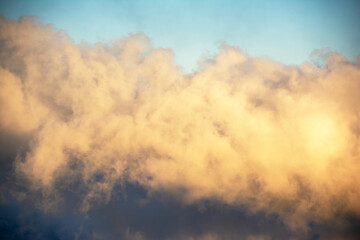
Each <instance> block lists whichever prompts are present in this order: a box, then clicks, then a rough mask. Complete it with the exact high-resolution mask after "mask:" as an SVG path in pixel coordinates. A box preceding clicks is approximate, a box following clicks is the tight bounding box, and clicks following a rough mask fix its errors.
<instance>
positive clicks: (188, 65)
mask: <svg viewBox="0 0 360 240" xmlns="http://www.w3.org/2000/svg"><path fill="white" fill-rule="evenodd" d="M0 14H3V15H4V16H6V17H8V18H13V19H17V18H19V17H20V16H22V15H32V16H37V17H38V18H39V19H40V20H41V21H42V22H44V23H51V24H53V25H54V26H55V27H56V28H58V29H63V30H65V31H66V32H67V33H68V34H69V35H70V36H71V37H72V38H73V39H74V40H75V41H76V42H81V41H86V42H90V43H95V42H97V41H111V40H114V39H117V38H120V37H124V36H127V35H128V34H129V33H137V32H143V33H145V35H147V36H148V37H150V38H151V41H152V44H153V45H154V46H155V47H164V48H170V49H172V50H173V51H174V53H175V59H176V62H177V64H179V65H180V66H182V67H183V69H184V70H185V72H191V71H193V70H196V69H197V61H198V60H199V59H200V57H201V56H203V55H204V54H208V55H212V54H214V53H215V52H217V48H218V46H219V45H220V43H222V42H223V41H225V42H227V43H228V44H230V45H234V46H238V47H240V49H242V50H243V51H244V52H246V53H247V54H249V55H251V56H264V57H268V58H271V59H273V60H276V61H280V62H282V63H285V64H300V63H302V62H304V61H308V60H309V56H310V54H311V52H312V51H313V50H315V49H323V48H326V49H329V50H331V51H338V52H340V53H341V54H343V55H344V56H346V57H347V58H349V59H350V60H355V59H356V56H357V55H358V54H359V53H360V33H359V30H358V28H359V22H360V1H356V0H352V1H349V0H344V1H336V0H314V1H312V0H304V1H285V0H272V1H267V0H254V1H234V0H224V1H223V0H221V1H220V0H206V1H190V0H186V1H175V0H170V1H145V0H143V1H138V0H135V1H115V0H114V1H94V0H90V1H88V0H83V1H58V0H54V1H46V0H40V1H39V0H36V1H27V0H19V1H12V0H2V1H1V3H0Z"/></svg>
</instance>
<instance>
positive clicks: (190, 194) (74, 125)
mask: <svg viewBox="0 0 360 240" xmlns="http://www.w3.org/2000/svg"><path fill="white" fill-rule="evenodd" d="M0 29H1V30H0V42H1V45H0V47H1V51H0V114H1V115H0V129H2V130H3V131H5V130H6V131H8V132H10V133H13V134H17V135H24V136H25V135H26V136H27V137H28V136H31V137H30V139H31V140H29V142H28V145H29V147H28V150H26V153H25V154H24V153H21V154H20V153H19V155H18V157H17V160H16V173H17V174H18V175H19V176H23V177H25V178H26V179H27V180H28V182H29V187H30V188H31V189H32V190H33V191H41V192H43V195H44V198H46V197H47V196H49V194H53V193H56V191H57V188H58V186H59V184H61V185H62V186H66V185H69V184H71V183H74V182H80V183H81V186H82V188H81V194H80V193H79V195H81V197H82V198H83V203H82V206H81V208H82V209H83V210H84V211H86V210H88V209H89V208H91V204H92V203H94V202H106V201H108V200H109V199H110V197H111V194H112V191H113V189H114V186H116V185H118V184H122V183H126V182H130V183H132V184H138V185H140V186H142V187H144V188H145V189H147V191H148V193H149V195H151V196H154V197H156V196H162V195H167V196H172V197H174V198H175V199H177V200H178V201H179V202H182V203H184V204H193V203H196V202H199V201H202V200H211V201H215V202H218V203H220V204H227V205H234V206H244V207H245V208H246V209H248V211H249V212H250V213H251V212H253V213H255V212H263V213H266V214H276V215H278V216H280V218H281V219H282V220H283V221H284V222H285V223H286V224H287V225H288V226H289V227H291V228H292V229H298V228H303V229H304V228H305V227H306V224H307V223H308V222H309V221H313V222H321V221H327V220H332V219H335V218H339V216H342V215H346V214H353V215H359V214H360V190H359V188H358V187H357V184H358V182H359V181H360V176H359V174H358V173H359V172H360V156H359V150H360V143H359V133H360V119H359V117H360V116H359V112H360V107H359V104H358V103H359V102H360V67H359V62H357V63H353V62H349V61H348V60H347V59H345V58H344V57H342V56H341V55H339V54H337V53H327V54H326V57H325V58H322V60H323V64H321V67H318V66H314V65H312V64H309V63H304V64H302V65H301V66H287V65H283V64H280V63H277V62H274V61H271V60H269V59H262V58H252V57H249V56H247V55H246V54H244V53H243V52H242V51H241V50H240V49H238V48H236V47H231V46H228V45H226V44H224V45H223V46H222V47H221V48H220V51H219V54H218V55H217V56H216V57H215V58H214V59H209V60H208V61H204V62H203V64H202V65H201V66H200V70H199V71H198V72H195V73H193V74H192V75H184V74H182V72H181V71H180V70H179V68H178V67H177V66H176V65H175V64H174V63H173V55H172V52H171V51H170V50H167V49H155V48H153V47H152V46H151V43H150V40H149V39H148V38H147V37H146V36H144V35H141V34H134V35H130V36H129V37H127V38H123V39H120V40H117V41H114V42H113V43H111V44H103V43H97V44H95V45H88V44H86V43H82V44H80V45H76V44H74V43H73V42H72V40H71V39H70V38H69V37H68V36H67V35H66V33H64V32H61V31H56V30H55V29H53V28H52V27H51V26H48V25H42V24H41V23H38V22H37V21H36V20H34V19H31V18H28V17H23V18H21V19H20V20H19V22H16V21H10V20H7V19H4V18H2V19H1V20H0ZM320 53H321V55H323V54H324V53H323V52H320ZM314 54H316V52H315V53H314ZM318 55H319V54H318ZM319 66H320V65H319ZM19 151H20V150H19ZM55 195H56V194H55ZM57 197H59V196H57ZM60 197H61V196H60Z"/></svg>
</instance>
